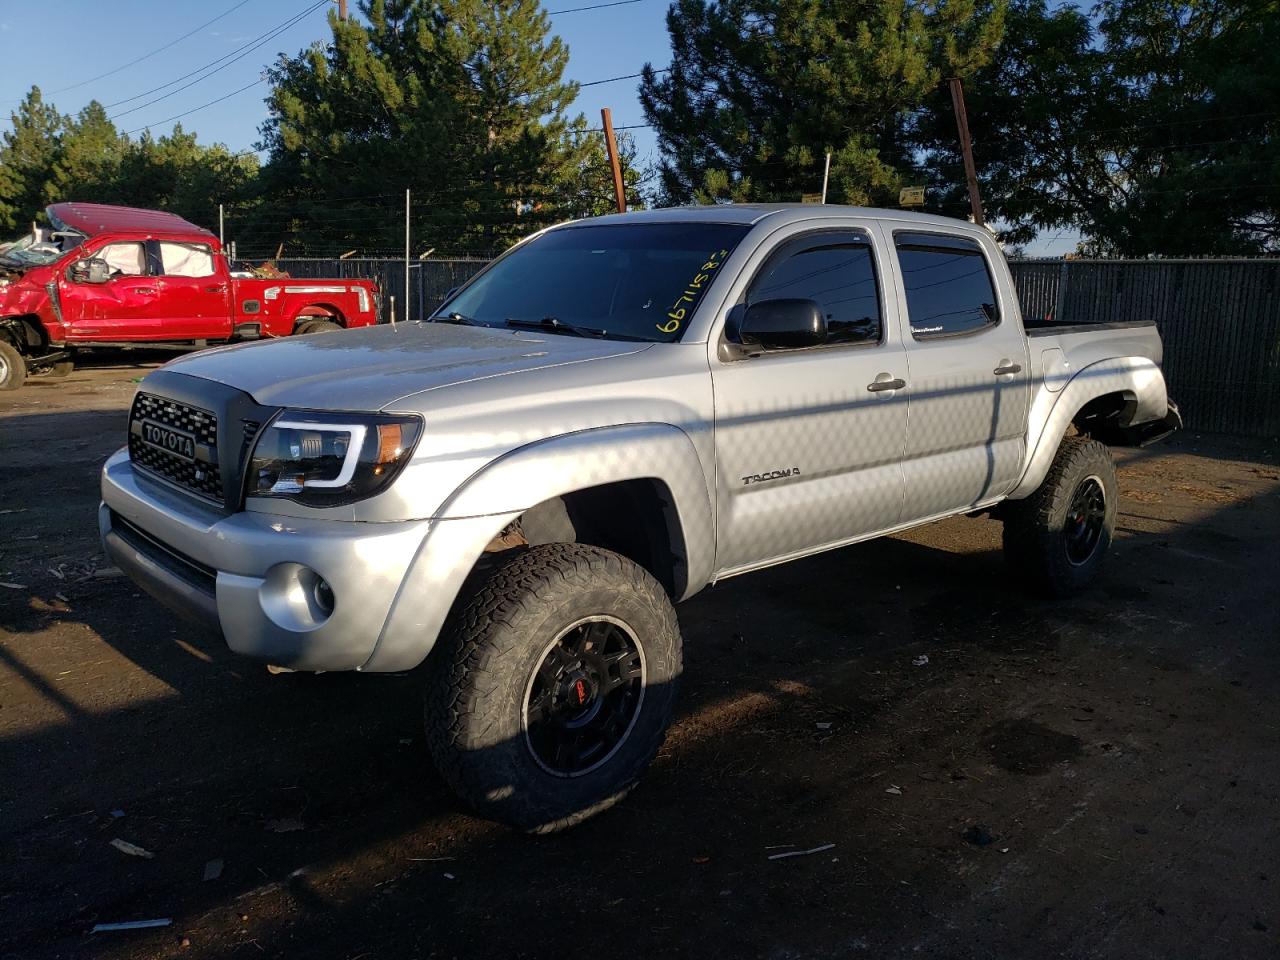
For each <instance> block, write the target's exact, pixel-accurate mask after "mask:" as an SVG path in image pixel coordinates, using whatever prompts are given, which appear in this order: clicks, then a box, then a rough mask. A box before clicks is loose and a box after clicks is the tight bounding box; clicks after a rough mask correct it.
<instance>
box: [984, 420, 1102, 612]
mask: <svg viewBox="0 0 1280 960" xmlns="http://www.w3.org/2000/svg"><path fill="white" fill-rule="evenodd" d="M1118 502H1119V487H1118V485H1117V483H1116V466H1115V462H1114V461H1113V460H1112V459H1111V451H1110V450H1108V449H1107V447H1106V446H1105V445H1104V444H1101V443H1099V442H1098V441H1096V440H1089V439H1086V438H1084V437H1066V438H1065V439H1063V441H1062V446H1060V447H1059V448H1058V453H1057V455H1056V456H1055V457H1054V460H1053V465H1052V466H1051V467H1050V468H1049V473H1048V475H1047V476H1046V477H1045V478H1044V482H1043V483H1041V484H1040V487H1039V489H1037V490H1036V492H1035V493H1033V494H1032V495H1031V496H1030V497H1028V498H1027V499H1025V500H1013V501H1009V502H1007V503H1006V504H1005V505H1004V507H1003V510H1004V555H1005V559H1006V560H1007V561H1008V562H1009V566H1010V569H1011V570H1012V571H1013V572H1014V573H1015V574H1016V575H1017V576H1019V577H1021V578H1022V579H1023V580H1025V581H1026V582H1027V584H1028V585H1029V586H1030V587H1032V588H1033V589H1034V590H1036V591H1037V592H1039V593H1042V594H1045V595H1047V596H1052V597H1065V596H1069V595H1071V594H1073V593H1077V592H1079V591H1080V590H1083V589H1084V588H1085V587H1086V586H1088V585H1089V583H1090V582H1091V581H1092V580H1093V578H1094V577H1095V576H1096V575H1097V573H1098V568H1099V567H1100V566H1101V565H1102V560H1103V558H1104V557H1105V556H1106V553H1107V548H1108V547H1110V546H1111V538H1112V534H1113V533H1114V531H1115V525H1116V508H1117V505H1118Z"/></svg>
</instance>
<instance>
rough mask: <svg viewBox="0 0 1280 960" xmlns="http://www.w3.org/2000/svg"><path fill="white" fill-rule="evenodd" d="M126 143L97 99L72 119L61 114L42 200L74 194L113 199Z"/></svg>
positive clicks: (101, 199)
mask: <svg viewBox="0 0 1280 960" xmlns="http://www.w3.org/2000/svg"><path fill="white" fill-rule="evenodd" d="M128 147H129V141H128V138H126V137H124V136H122V135H121V134H120V133H119V132H118V131H117V130H116V125H115V124H114V123H112V122H111V121H110V120H109V119H108V118H107V111H106V110H105V109H104V108H103V106H102V104H100V103H99V102H98V101H97V100H93V101H91V102H90V103H89V104H88V105H87V106H86V107H85V108H84V109H83V110H81V111H80V113H79V114H77V115H76V117H75V118H74V119H73V118H71V117H64V118H63V123H62V132H61V135H60V137H59V141H58V149H57V152H56V154H55V155H54V159H53V161H52V163H51V164H50V166H49V169H48V173H47V177H46V179H45V181H44V185H43V189H42V192H43V194H44V201H45V203H46V204H48V203H55V202H57V201H59V200H67V199H70V198H73V197H74V198H75V199H76V200H89V201H104V202H105V201H108V200H111V199H113V197H114V194H115V186H116V181H117V180H118V179H119V176H120V164H121V162H122V161H123V159H124V155H125V151H126V150H127V149H128Z"/></svg>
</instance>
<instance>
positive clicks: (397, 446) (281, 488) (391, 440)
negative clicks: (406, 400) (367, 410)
mask: <svg viewBox="0 0 1280 960" xmlns="http://www.w3.org/2000/svg"><path fill="white" fill-rule="evenodd" d="M421 433H422V421H421V420H420V419H418V418H417V417H400V416H386V415H381V414H369V415H360V414H326V413H307V412H305V411H297V410H286V411H285V412H284V413H282V414H281V415H280V416H279V417H278V418H276V419H275V420H273V421H272V422H271V424H270V425H269V426H268V427H267V428H266V429H265V430H263V431H262V434H261V436H259V437H258V442H257V444H256V445H255V446H254V448H253V458H252V459H251V460H250V462H249V484H248V490H247V491H246V492H247V494H248V495H249V496H251V497H284V498H285V499H288V500H296V501H298V502H299V503H305V504H308V505H310V506H316V507H331V506H338V505H340V504H344V503H353V502H354V501H356V500H363V499H365V498H366V497H371V496H373V495H374V494H375V493H378V492H379V491H380V490H383V489H384V488H386V487H387V486H388V485H389V484H390V483H391V481H392V480H394V479H395V477H396V474H398V473H399V472H400V470H401V468H403V467H404V465H405V463H407V462H408V460H409V456H410V454H412V453H413V447H414V445H415V444H416V443H417V442H418V437H419V435H420V434H421Z"/></svg>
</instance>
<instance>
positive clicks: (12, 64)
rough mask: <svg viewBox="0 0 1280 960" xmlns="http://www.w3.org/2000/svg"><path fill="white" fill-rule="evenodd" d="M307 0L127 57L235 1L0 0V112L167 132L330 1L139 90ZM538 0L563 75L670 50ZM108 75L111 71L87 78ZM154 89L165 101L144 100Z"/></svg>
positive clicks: (621, 10) (600, 17) (247, 133)
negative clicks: (92, 108) (104, 117)
mask: <svg viewBox="0 0 1280 960" xmlns="http://www.w3.org/2000/svg"><path fill="white" fill-rule="evenodd" d="M316 2H317V0H251V2H248V3H244V4H242V5H240V7H239V9H237V10H235V11H234V12H232V13H230V14H229V15H227V16H224V17H222V18H221V19H219V20H217V22H215V23H212V24H209V25H208V26H207V27H204V28H203V29H200V30H197V31H196V32H195V33H193V34H192V36H190V37H187V38H186V39H184V40H181V41H180V42H178V43H174V44H173V45H172V46H170V47H168V49H164V50H160V52H158V53H156V54H155V55H154V56H147V57H146V59H144V60H142V61H141V62H139V63H136V64H133V65H132V66H124V65H125V64H129V63H130V62H131V61H133V60H136V59H138V58H140V57H143V56H144V55H146V54H149V53H151V52H152V51H155V50H157V49H158V48H161V47H164V46H165V45H167V44H169V43H171V42H172V41H174V40H177V39H178V38H179V37H182V36H183V35H184V34H187V33H189V32H191V31H193V30H195V28H197V27H200V26H201V25H202V24H204V23H206V22H207V21H209V20H212V19H213V18H214V17H217V16H218V15H219V14H221V13H223V12H224V11H228V10H232V8H234V7H236V6H237V4H240V0H206V2H203V3H196V2H194V0H183V2H169V3H160V2H157V0H111V2H110V3H106V4H104V3H102V2H101V0H58V2H52V3H45V4H40V5H36V4H32V3H29V2H26V0H0V63H3V64H4V69H3V72H0V116H5V117H6V118H7V115H8V114H9V112H10V111H12V110H13V108H14V106H15V105H16V103H17V101H18V100H20V99H21V98H22V97H23V96H24V95H25V94H26V92H27V89H28V88H29V87H30V86H31V84H33V83H35V84H38V85H39V86H40V88H41V90H42V91H43V92H44V93H45V96H46V98H47V99H49V100H51V101H52V102H53V103H55V104H56V105H57V107H58V109H59V110H61V111H62V112H64V113H74V112H75V111H77V110H79V109H80V108H81V107H83V106H84V105H85V104H86V103H88V102H89V101H90V100H93V99H97V100H99V101H101V102H102V103H104V104H110V103H115V102H119V101H124V102H123V103H120V105H119V106H117V107H114V108H111V109H109V110H108V113H109V114H111V115H112V116H113V118H114V119H115V120H116V125H117V126H118V127H119V128H120V129H121V130H126V131H131V130H135V129H138V128H141V127H144V126H148V125H153V124H154V125H155V126H154V127H153V132H156V133H166V132H168V131H169V130H170V129H172V126H173V121H172V120H169V118H171V117H174V116H175V115H177V114H180V113H183V112H185V111H188V110H191V109H192V108H195V107H199V106H201V105H202V104H206V103H208V102H209V101H211V100H214V99H216V98H218V97H221V96H223V95H225V94H228V93H231V92H232V91H235V90H240V89H241V88H242V87H245V86H247V85H249V84H252V83H253V82H254V81H255V80H256V79H257V78H258V77H259V75H260V74H261V72H262V69H263V67H264V66H265V65H266V64H267V63H269V62H271V61H272V60H274V59H275V57H276V56H277V55H278V54H280V53H287V54H294V53H297V52H298V51H299V50H301V49H302V48H304V47H306V46H307V45H308V44H310V43H311V42H312V41H315V40H323V39H326V38H327V37H328V36H329V30H328V25H327V23H326V20H325V16H326V11H327V10H328V9H331V8H332V7H333V5H332V4H325V5H323V6H321V7H320V8H319V9H316V10H313V11H311V12H309V13H306V14H305V15H304V16H302V18H301V19H299V20H298V21H297V22H296V23H294V24H292V25H290V26H286V27H284V29H283V30H281V32H279V33H278V34H277V35H276V36H274V37H272V38H271V39H270V40H268V41H267V42H266V43H264V44H263V45H262V46H259V47H256V48H255V49H250V50H247V51H243V56H241V55H240V54H235V56H237V57H239V59H236V60H234V62H232V61H231V60H230V59H228V60H227V61H226V62H225V63H222V64H219V67H221V69H219V70H218V72H217V73H215V74H213V75H212V76H210V77H209V78H208V79H205V80H200V81H199V82H196V83H194V84H193V85H191V86H190V87H189V88H187V89H183V90H180V91H179V92H174V89H175V88H172V87H169V88H165V89H163V90H158V91H156V92H155V93H152V94H150V95H147V96H139V95H140V94H144V93H145V92H146V91H148V90H151V89H152V88H154V87H158V86H160V85H162V84H166V83H168V82H169V81H171V80H175V79H177V78H178V77H181V76H183V75H185V74H188V73H191V72H193V71H195V70H197V68H199V67H201V66H203V65H205V64H208V63H211V62H212V61H215V60H218V59H219V58H222V57H227V56H228V55H232V54H233V51H237V50H238V49H239V48H241V47H244V46H246V45H249V44H251V42H252V41H255V40H256V38H259V37H262V36H263V35H264V34H267V33H268V32H269V31H271V30H272V29H273V28H275V27H278V26H281V25H283V24H286V23H287V22H288V21H290V20H292V19H294V18H295V17H297V16H298V15H299V14H303V13H304V11H306V10H307V8H309V7H311V6H313V5H314V4H315V3H316ZM543 2H544V5H545V6H546V8H547V9H548V10H550V11H553V16H552V17H551V21H552V28H553V30H554V31H555V32H557V33H559V34H560V36H561V37H563V38H564V40H565V42H566V43H567V44H568V46H569V53H570V59H569V70H568V77H569V78H570V79H573V80H577V81H579V82H581V83H588V82H591V81H594V80H603V79H605V78H608V77H616V76H619V75H622V74H629V73H638V72H639V71H640V68H641V67H642V66H643V65H644V64H645V63H646V62H648V63H652V64H653V65H654V66H655V67H664V66H666V65H667V62H668V61H669V60H670V58H671V49H670V45H669V43H668V38H667V31H666V25H665V13H666V9H667V2H666V0H638V2H635V3H628V4H625V5H619V6H613V7H605V8H603V9H597V10H586V11H581V12H575V13H569V12H564V13H554V11H561V10H564V11H567V10H569V9H571V8H574V7H583V6H589V5H592V4H595V3H600V2H608V0H543ZM351 6H352V9H353V10H354V9H355V0H351ZM122 66H123V67H124V68H123V69H118V68H120V67H122ZM108 73H110V75H109V76H105V77H102V78H101V79H93V78H95V77H100V76H101V75H102V74H108ZM85 81H91V82H87V83H86V82H85ZM186 82H189V81H186ZM177 86H178V87H181V86H182V84H179V85H177ZM636 87H637V81H636V80H623V81H620V82H617V83H608V84H601V85H599V86H592V87H586V88H585V89H583V90H582V92H581V93H580V94H579V97H578V100H577V102H576V104H575V109H576V110H579V111H581V112H582V113H584V114H586V116H587V119H588V120H589V121H590V124H591V126H598V125H599V120H600V108H601V107H605V106H607V107H610V108H612V110H613V122H614V124H615V125H616V126H626V125H629V124H633V123H643V122H644V116H643V114H642V113H641V110H640V103H639V99H638V97H637V96H636ZM265 89H266V88H265V85H261V86H254V87H250V88H249V89H247V90H244V91H243V92H241V93H238V94H235V95H234V96H231V97H229V98H228V99H226V100H224V101H223V102H221V103H216V104H214V105H212V106H209V107H207V108H205V109H201V110H198V111H197V112H194V113H191V114H190V115H189V116H184V117H182V118H181V121H180V122H181V123H182V124H183V127H184V128H185V129H187V130H193V131H195V132H196V133H198V134H199V136H200V139H201V141H203V142H206V143H209V142H215V141H217V142H222V143H225V144H227V146H229V147H231V148H232V149H235V150H244V149H248V148H250V147H252V146H253V144H254V143H255V141H256V140H257V138H258V126H259V124H261V123H262V121H263V119H265V117H266V107H265V106H264V105H263V96H264V93H265ZM166 94H172V95H170V96H165V95H166ZM159 97H164V99H161V100H159V101H158V102H155V103H150V105H146V106H144V105H145V104H148V103H149V101H152V100H156V99H157V98H159ZM124 111H129V112H127V113H125V112H124ZM166 121H167V122H166ZM6 125H7V123H6ZM632 134H633V136H634V137H635V140H636V145H637V147H638V148H639V154H640V155H639V160H640V161H641V163H644V162H645V161H647V160H649V159H652V158H653V156H654V151H655V145H654V137H653V134H652V132H651V131H649V130H634V131H632ZM1073 237H1074V235H1073V234H1072V235H1064V236H1062V237H1059V238H1058V239H1057V240H1055V241H1052V242H1047V241H1048V238H1045V239H1044V240H1041V241H1039V242H1037V243H1036V244H1034V245H1033V251H1034V252H1035V253H1040V254H1043V253H1046V252H1049V253H1062V252H1064V251H1065V250H1070V249H1073V248H1074V246H1075V241H1074V239H1073Z"/></svg>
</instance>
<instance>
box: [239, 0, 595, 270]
mask: <svg viewBox="0 0 1280 960" xmlns="http://www.w3.org/2000/svg"><path fill="white" fill-rule="evenodd" d="M360 12H361V18H359V19H358V18H356V17H352V18H350V19H348V20H346V21H340V20H338V19H337V18H336V17H335V16H333V15H331V16H330V28H331V30H332V34H333V36H332V40H331V41H330V42H329V43H328V44H326V45H323V46H322V45H315V46H313V47H311V48H310V49H308V50H305V51H303V52H302V53H300V54H298V55H297V56H294V57H284V58H281V60H280V61H278V62H277V64H276V65H275V67H274V68H273V69H272V70H271V71H270V79H271V83H272V91H271V94H270V97H269V100H268V105H269V109H270V117H269V119H268V121H267V123H266V124H265V125H264V127H263V129H262V133H263V144H262V146H263V148H264V149H266V150H267V151H269V154H270V161H269V164H268V166H267V168H266V170H265V171H264V195H265V196H266V197H269V198H270V203H269V204H267V203H264V204H263V207H262V210H261V216H262V220H261V222H260V229H259V234H260V236H261V237H262V239H263V241H264V242H266V243H268V244H269V245H270V246H274V245H275V242H276V241H277V239H279V240H286V239H291V240H293V241H294V244H292V245H291V249H295V250H296V249H299V248H301V249H304V250H305V249H306V247H307V245H308V244H310V245H311V246H312V247H313V248H314V247H323V248H327V249H329V250H332V249H333V248H334V247H335V246H336V245H341V246H346V245H348V244H350V245H351V246H352V247H357V248H360V249H364V250H369V249H371V248H378V247H381V248H383V249H388V248H389V249H396V248H397V246H398V244H399V242H400V241H399V239H398V236H399V230H400V226H399V224H400V221H399V218H398V216H397V212H398V202H399V201H398V197H399V196H400V195H401V194H402V191H403V190H404V189H405V188H406V187H407V188H410V189H411V190H412V191H413V195H414V198H415V204H414V211H413V232H414V235H415V237H416V238H417V239H418V241H419V242H420V245H421V246H422V247H440V248H443V249H445V250H448V251H449V252H468V251H472V252H480V253H489V252H493V251H494V250H497V249H501V248H502V247H503V246H505V245H506V244H508V243H509V242H511V241H512V240H513V239H515V238H516V237H518V236H521V235H523V234H525V233H527V232H529V230H531V229H534V228H535V227H537V226H539V225H541V224H543V223H546V222H549V221H550V220H552V219H555V218H558V217H560V216H561V215H562V214H563V211H564V209H565V198H566V194H568V195H569V196H570V197H571V196H572V194H573V190H572V189H569V190H567V191H566V182H565V178H566V177H569V178H570V180H572V179H573V177H574V176H576V173H575V171H578V170H580V169H581V168H583V167H584V166H585V165H586V163H587V162H588V160H587V158H588V156H589V154H590V152H591V142H590V139H589V138H585V137H582V136H576V135H574V134H573V133H572V131H571V127H570V124H571V121H570V119H569V118H568V117H567V115H566V111H567V109H568V107H569V106H570V104H571V103H572V101H573V99H574V97H575V96H576V93H577V89H576V86H575V85H574V84H572V83H568V82H566V81H565V80H564V70H565V66H566V65H567V63H568V51H567V49H566V48H565V46H564V44H563V42H562V41H561V40H560V39H559V38H558V37H550V36H549V35H548V33H549V28H550V22H549V18H548V17H547V14H546V13H545V11H543V10H542V9H541V7H540V6H539V4H538V2H537V0H489V2H485V0H436V2H429V0H365V2H362V3H361V4H360ZM578 126H579V128H580V126H581V125H578ZM349 197H373V198H374V199H372V200H370V201H367V202H366V201H353V202H350V203H345V202H344V203H337V202H336V199H337V198H349ZM285 206H287V207H289V208H290V209H292V210H294V211H296V212H297V214H298V216H297V218H296V220H294V221H292V222H286V221H282V220H280V219H279V214H278V213H273V212H272V211H273V208H274V210H277V211H278V210H279V209H280V208H281V207H285ZM273 217H274V219H273ZM304 231H305V234H304Z"/></svg>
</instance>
